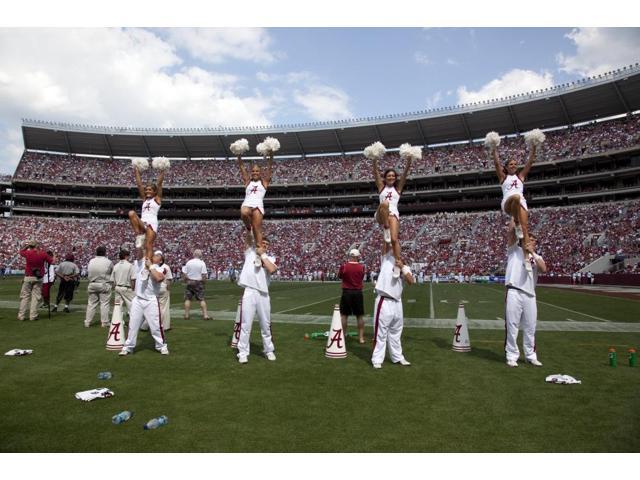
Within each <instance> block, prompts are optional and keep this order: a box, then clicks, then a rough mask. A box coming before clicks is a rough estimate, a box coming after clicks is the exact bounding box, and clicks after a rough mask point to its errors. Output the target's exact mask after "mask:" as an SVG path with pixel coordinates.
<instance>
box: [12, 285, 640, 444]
mask: <svg viewBox="0 0 640 480" xmlns="http://www.w3.org/2000/svg"><path fill="white" fill-rule="evenodd" d="M19 289H20V282H19V280H17V279H4V280H2V281H0V351H1V352H2V353H4V352H6V351H8V350H10V349H13V348H23V349H33V350H34V353H33V355H30V356H25V357H7V356H1V357H0V408H2V411H3V415H2V416H0V431H1V432H2V435H1V436H0V451H2V452H638V451H639V450H640V437H638V435H637V432H638V429H639V428H640V412H639V409H640V402H639V401H638V399H639V398H640V368H631V367H629V366H628V362H627V353H626V352H627V349H628V348H629V347H635V348H638V347H640V301H639V300H637V299H633V298H618V297H615V296H609V295H602V294H593V293H585V292H579V291H574V290H571V289H560V288H550V287H539V289H538V318H539V324H538V327H539V331H538V334H537V346H538V354H539V359H540V360H541V361H542V362H543V364H544V366H543V367H541V368H536V367H532V366H530V365H525V364H524V363H523V362H521V364H520V366H519V367H518V368H513V369H512V368H508V367H507V366H506V365H505V363H504V350H503V342H504V288H503V287H501V286H499V285H457V284H454V285H450V284H435V285H430V284H425V285H415V286H411V287H407V288H405V293H404V314H405V318H406V323H405V329H404V333H403V339H402V341H403V349H404V353H405V356H406V358H407V359H408V360H409V361H411V363H412V366H411V367H401V366H398V365H394V364H391V363H390V362H388V361H387V362H385V363H384V364H383V368H382V369H381V370H374V369H373V368H371V364H370V355H371V343H370V340H371V334H372V320H371V309H372V307H373V292H372V285H370V284H369V285H367V286H366V288H365V311H366V313H367V314H368V315H367V317H366V325H367V330H366V337H367V343H366V344H365V345H360V344H358V343H357V342H355V341H353V340H349V341H348V342H347V351H348V356H347V358H346V359H342V360H341V359H327V358H325V357H324V341H323V340H305V339H304V335H305V333H312V332H322V331H325V330H328V328H329V322H330V318H331V313H332V309H333V305H334V304H335V303H336V302H337V301H338V299H339V296H340V285H339V284H338V283H294V282H282V283H273V284H272V286H271V300H272V318H273V326H272V330H273V334H274V342H275V345H276V354H277V360H276V361H275V362H269V361H267V360H266V359H265V358H264V357H263V356H262V355H261V341H260V336H259V328H258V324H257V321H256V322H254V328H253V333H252V342H251V352H252V354H251V356H250V357H249V363H248V364H246V365H240V364H238V362H237V361H236V357H235V355H234V351H233V350H231V349H230V348H229V346H228V342H229V339H230V335H231V331H232V324H233V318H234V317H235V310H236V306H237V303H238V299H239V297H240V295H241V289H239V288H238V287H237V286H235V285H233V284H231V283H229V282H210V283H208V284H207V287H206V292H207V302H208V307H209V311H210V314H211V315H212V316H213V317H214V320H213V321H209V322H206V321H203V320H201V317H200V315H199V312H198V311H197V309H195V310H192V315H191V319H190V320H188V321H186V320H183V319H182V310H181V308H182V307H181V304H182V291H183V287H182V285H180V284H176V285H174V286H173V288H172V329H171V330H170V331H169V332H167V341H168V345H169V350H170V352H171V354H170V355H169V356H161V355H159V354H158V353H157V352H155V350H154V349H153V341H152V339H151V337H150V335H149V334H148V333H145V332H141V334H140V336H139V339H138V342H139V343H138V348H137V349H136V352H135V354H134V355H131V356H128V357H119V356H118V355H117V352H110V351H107V350H106V349H105V348H104V347H105V341H106V336H107V332H106V330H105V329H103V328H100V326H99V325H94V326H92V327H91V328H84V327H83V318H84V312H85V305H86V303H85V302H86V293H85V292H86V284H85V283H83V284H82V285H81V286H80V288H79V290H78V291H77V292H76V298H75V299H74V302H73V304H72V311H71V313H69V314H65V313H62V312H58V313H55V314H52V317H51V320H49V319H48V318H47V311H46V310H40V319H39V320H38V321H35V322H31V321H24V322H19V321H17V320H16V314H17V300H18V294H19ZM55 291H56V292H57V286H56V288H55ZM459 302H462V303H463V304H464V306H465V311H466V314H467V317H468V319H469V332H470V338H471V347H472V350H471V352H469V353H456V352H453V351H452V350H451V341H452V337H453V324H454V319H455V317H456V314H457V311H458V304H459ZM97 320H98V318H97V317H96V319H95V320H94V321H97ZM350 325H351V327H352V328H351V329H350V330H352V331H354V330H355V326H354V324H353V323H350ZM610 346H614V347H615V348H616V350H617V352H618V367H617V368H611V367H609V365H608V358H607V351H608V349H609V347H610ZM105 370H109V371H111V372H112V374H113V378H112V379H111V380H107V381H103V380H98V379H97V377H96V376H97V374H98V372H100V371H105ZM555 373H563V374H569V375H572V376H574V377H575V378H577V379H579V380H581V381H582V384H580V385H552V384H547V383H545V381H544V379H545V377H546V376H547V375H550V374H555ZM102 386H105V387H109V388H110V389H111V390H113V391H114V393H115V396H114V397H112V398H109V399H102V400H95V401H92V402H81V401H79V400H76V399H75V398H74V394H75V392H78V391H81V390H88V389H91V388H95V387H102ZM122 410H132V411H133V412H134V417H133V418H132V419H131V420H130V421H129V422H127V423H124V424H121V425H113V424H112V423H111V417H112V416H113V415H114V414H115V413H118V412H120V411H122ZM160 415H166V416H167V417H168V418H169V424H168V425H167V426H164V427H161V428H159V429H158V430H153V431H144V430H143V428H142V425H143V424H144V423H145V422H146V421H147V420H149V419H151V418H153V417H157V416H160Z"/></svg>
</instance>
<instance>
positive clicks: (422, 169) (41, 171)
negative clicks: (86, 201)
mask: <svg viewBox="0 0 640 480" xmlns="http://www.w3.org/2000/svg"><path fill="white" fill-rule="evenodd" d="M638 145H640V115H635V116H632V117H629V118H627V117H625V118H623V119H617V120H611V121H606V122H599V123H596V122H593V123H589V124H585V125H582V126H578V127H571V128H568V129H567V128H564V129H560V130H555V131H551V132H547V141H546V142H545V143H544V145H543V150H542V153H541V158H540V159H539V160H538V161H550V160H562V159H566V158H572V157H578V156H580V155H588V154H596V153H601V152H604V151H607V150H612V149H619V148H626V147H634V146H638ZM387 147H388V148H392V147H397V145H387ZM423 152H424V153H423V158H422V159H421V160H419V161H416V162H414V164H413V167H412V172H411V175H412V176H414V177H417V176H426V175H433V174H441V173H448V172H462V171H476V170H486V169H491V168H493V166H492V164H491V163H490V161H489V160H488V159H487V155H486V153H485V150H484V147H483V143H482V142H475V143H473V144H471V145H470V144H469V143H464V144H456V145H448V146H439V147H433V148H428V149H425V150H424V151H423ZM499 152H500V156H501V158H502V159H503V160H506V159H509V158H516V159H518V160H520V161H521V162H523V163H524V161H525V160H526V155H527V154H526V149H525V145H524V140H523V137H522V136H518V137H512V138H504V139H503V140H502V143H501V144H500V150H499ZM248 161H250V160H248ZM259 163H261V164H263V163H264V162H262V161H260V162H259ZM386 167H395V168H397V169H398V170H402V168H403V167H404V165H403V161H402V160H401V159H400V158H399V156H398V154H397V153H395V152H392V153H389V154H388V155H387V157H386V158H385V159H384V160H383V161H382V162H381V168H382V169H384V168H386ZM143 177H144V178H147V177H149V178H153V177H155V172H153V171H152V170H149V171H147V172H145V173H144V174H143ZM371 177H372V173H371V162H370V161H369V160H367V159H365V158H364V157H363V156H362V155H345V156H323V157H307V158H285V159H279V158H277V157H276V159H275V160H274V169H273V183H274V184H292V183H301V184H305V183H332V182H340V181H354V180H355V181H368V180H371ZM14 179H16V180H36V181H47V182H49V181H53V182H60V183H74V184H99V185H132V184H133V183H134V177H133V170H132V167H131V160H130V159H108V158H95V157H82V156H67V155H60V154H50V153H49V154H48V153H37V152H25V153H24V155H23V157H22V159H21V161H20V163H19V165H18V167H17V169H16V173H15V175H14ZM240 183H241V180H240V174H239V172H238V167H237V164H236V160H235V159H207V160H193V159H192V160H173V161H172V165H171V168H170V169H169V171H168V172H167V173H166V176H165V184H166V185H168V186H193V185H197V186H219V185H239V184H240Z"/></svg>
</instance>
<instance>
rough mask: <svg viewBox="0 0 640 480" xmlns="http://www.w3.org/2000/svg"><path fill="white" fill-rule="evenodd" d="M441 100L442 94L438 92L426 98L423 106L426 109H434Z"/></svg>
mask: <svg viewBox="0 0 640 480" xmlns="http://www.w3.org/2000/svg"><path fill="white" fill-rule="evenodd" d="M441 100H442V92H441V91H440V90H438V91H437V92H436V93H434V94H433V95H431V96H430V97H428V98H427V101H426V102H425V105H426V107H427V109H431V108H435V107H437V106H438V104H439V103H440V101H441Z"/></svg>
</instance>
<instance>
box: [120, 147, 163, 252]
mask: <svg viewBox="0 0 640 480" xmlns="http://www.w3.org/2000/svg"><path fill="white" fill-rule="evenodd" d="M133 167H134V172H135V177H136V185H137V186H138V193H139V194H140V198H141V199H142V209H141V215H140V216H138V214H137V213H136V212H135V211H133V210H130V211H129V220H130V221H131V226H132V227H133V231H134V232H135V233H136V235H137V236H136V243H135V245H136V248H142V247H144V251H145V257H146V258H147V259H149V261H151V257H152V256H153V243H154V241H155V240H156V237H157V236H158V212H159V211H160V204H161V203H162V184H163V182H164V171H165V170H166V169H167V168H169V160H168V159H166V158H164V157H158V158H155V159H154V160H153V168H155V169H157V170H160V173H159V175H158V181H157V183H155V184H153V183H149V184H147V185H143V183H142V177H141V175H140V170H146V169H147V168H149V162H148V161H147V160H145V159H134V161H133Z"/></svg>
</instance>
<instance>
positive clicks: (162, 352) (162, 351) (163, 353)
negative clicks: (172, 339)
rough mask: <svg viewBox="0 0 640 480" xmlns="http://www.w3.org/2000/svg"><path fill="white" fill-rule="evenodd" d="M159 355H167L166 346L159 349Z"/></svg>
mask: <svg viewBox="0 0 640 480" xmlns="http://www.w3.org/2000/svg"><path fill="white" fill-rule="evenodd" d="M160 355H169V347H167V346H166V345H165V346H164V347H162V348H161V349H160Z"/></svg>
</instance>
